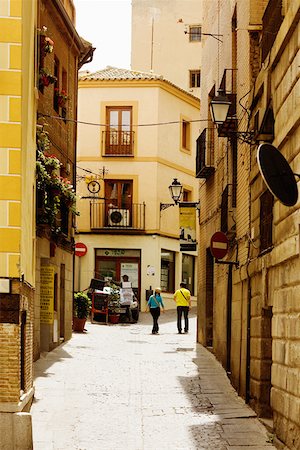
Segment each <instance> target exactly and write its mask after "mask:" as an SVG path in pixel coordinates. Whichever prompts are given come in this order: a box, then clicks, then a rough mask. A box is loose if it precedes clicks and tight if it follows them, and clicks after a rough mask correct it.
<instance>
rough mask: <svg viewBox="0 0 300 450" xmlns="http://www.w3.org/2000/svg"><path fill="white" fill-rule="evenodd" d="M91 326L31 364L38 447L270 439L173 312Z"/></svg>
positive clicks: (242, 447)
mask: <svg viewBox="0 0 300 450" xmlns="http://www.w3.org/2000/svg"><path fill="white" fill-rule="evenodd" d="M159 324H160V334H159V335H152V334H151V316H150V315H149V314H141V317H140V321H139V322H138V323H137V324H130V325H129V324H128V325H127V324H119V325H108V326H106V325H102V324H98V323H96V324H93V325H91V324H90V323H87V325H86V329H87V332H86V333H84V334H79V333H78V334H77V333H73V338H72V339H71V341H69V342H67V343H65V344H63V345H62V346H60V347H59V348H57V349H55V350H54V351H52V352H50V353H48V354H45V355H43V356H42V357H41V359H40V360H39V361H37V362H36V363H35V377H36V378H35V400H34V403H33V405H32V409H31V412H32V416H33V417H32V420H33V437H34V450H50V449H51V450H52V449H53V450H73V449H74V450H75V449H76V450H79V449H80V450H121V449H128V450H174V449H178V450H188V449H200V450H201V449H209V450H227V449H230V450H246V449H249V450H264V449H272V448H274V449H275V447H273V445H272V444H271V443H270V442H269V441H270V436H269V435H268V433H267V432H266V430H265V428H264V427H263V426H262V425H261V424H260V422H259V421H258V419H256V418H255V414H254V413H253V411H252V410H251V409H250V408H249V407H248V406H247V405H245V403H244V402H243V400H242V399H240V398H239V397H238V396H237V394H236V393H235V391H234V390H233V388H232V387H231V385H230V383H229V381H228V379H227V377H226V374H225V372H224V370H223V369H222V367H221V366H220V364H219V363H218V362H217V361H216V360H215V358H214V356H213V355H212V354H211V353H210V352H208V351H207V350H206V349H204V348H203V347H202V346H200V345H198V344H196V338H195V335H196V318H195V315H193V314H192V315H191V317H190V328H191V329H190V333H189V334H181V335H179V334H177V329H176V317H175V311H174V312H167V313H166V314H165V315H162V316H161V318H160V321H159Z"/></svg>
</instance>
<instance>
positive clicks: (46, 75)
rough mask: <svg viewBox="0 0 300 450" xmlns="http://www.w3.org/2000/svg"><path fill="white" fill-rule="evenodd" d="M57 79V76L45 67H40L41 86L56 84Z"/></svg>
mask: <svg viewBox="0 0 300 450" xmlns="http://www.w3.org/2000/svg"><path fill="white" fill-rule="evenodd" d="M56 81H57V78H56V77H55V76H54V75H52V74H51V73H50V72H48V70H47V69H45V68H44V67H43V68H41V69H40V74H39V86H40V87H44V86H49V85H50V84H54V83H55V82H56Z"/></svg>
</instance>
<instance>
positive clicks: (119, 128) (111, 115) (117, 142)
mask: <svg viewBox="0 0 300 450" xmlns="http://www.w3.org/2000/svg"><path fill="white" fill-rule="evenodd" d="M106 124H107V129H106V131H104V134H105V138H104V142H105V147H104V148H105V155H106V156H120V155H121V156H125V155H127V156H132V155H133V131H132V107H131V106H128V107H107V109H106Z"/></svg>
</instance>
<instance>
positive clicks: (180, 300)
mask: <svg viewBox="0 0 300 450" xmlns="http://www.w3.org/2000/svg"><path fill="white" fill-rule="evenodd" d="M180 291H182V292H180ZM182 293H183V294H184V296H183V295H182ZM184 297H185V298H184ZM190 298H191V293H190V291H189V290H188V289H185V288H180V289H178V290H177V291H176V292H175V294H174V299H175V300H176V305H177V306H190V303H189V302H190Z"/></svg>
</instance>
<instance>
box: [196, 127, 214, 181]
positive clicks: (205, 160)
mask: <svg viewBox="0 0 300 450" xmlns="http://www.w3.org/2000/svg"><path fill="white" fill-rule="evenodd" d="M196 146H197V155H196V178H206V179H208V178H209V177H210V176H211V175H212V174H213V173H214V171H215V168H214V166H213V165H214V130H213V128H205V129H204V130H203V131H202V133H201V134H200V136H199V137H198V139H197V141H196Z"/></svg>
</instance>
